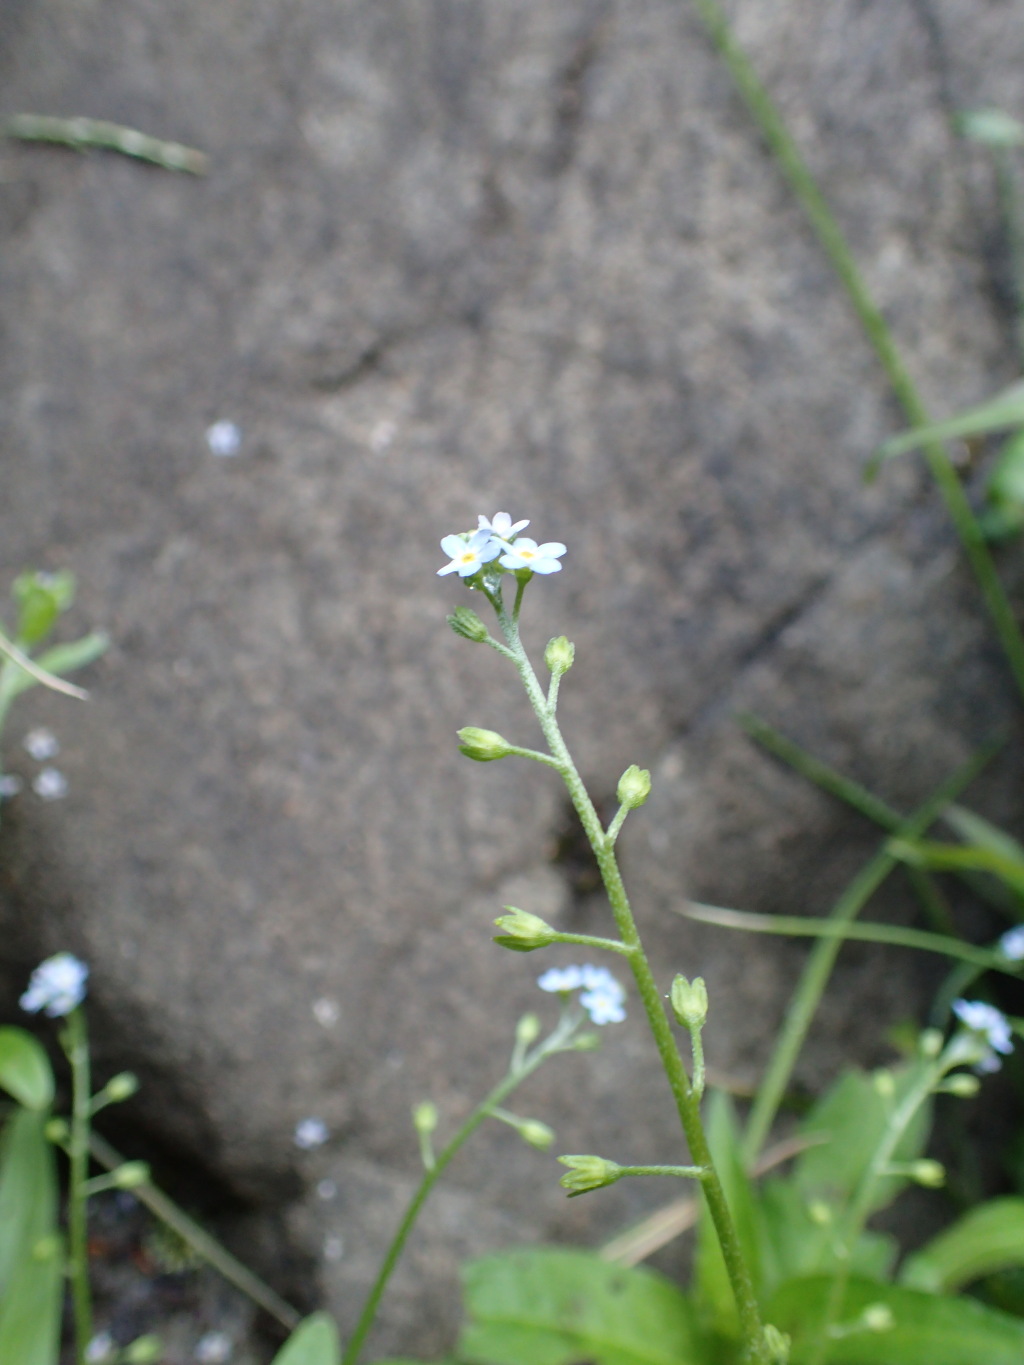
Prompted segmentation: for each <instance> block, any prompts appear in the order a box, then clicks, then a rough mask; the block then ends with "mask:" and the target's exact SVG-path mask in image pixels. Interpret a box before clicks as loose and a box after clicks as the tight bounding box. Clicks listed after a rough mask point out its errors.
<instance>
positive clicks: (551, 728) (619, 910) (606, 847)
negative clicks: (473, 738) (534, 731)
mask: <svg viewBox="0 0 1024 1365" xmlns="http://www.w3.org/2000/svg"><path fill="white" fill-rule="evenodd" d="M520 598H521V593H520V594H517V606H518V603H519V600H520ZM498 620H499V623H500V625H501V629H502V633H503V634H504V636H505V640H506V643H507V644H508V647H509V649H510V650H511V651H512V653H513V654H514V655H515V657H516V667H517V668H518V670H519V676H520V678H521V679H522V682H523V687H524V688H525V690H526V694H527V696H528V697H529V699H530V704H531V705H532V706H533V709H534V712H535V714H536V716H537V719H538V721H539V722H540V727H541V730H542V732H543V734H544V738H545V740H546V741H547V744H548V748H549V749H550V751H551V754H552V757H553V758H555V759H556V760H557V761H558V763H559V765H560V767H561V770H562V777H563V780H564V782H565V785H566V787H567V788H568V791H569V796H570V798H571V800H572V803H573V806H574V808H575V810H576V814H577V815H578V816H579V819H580V823H581V824H582V825H583V829H584V831H585V832H586V835H587V839H588V840H589V842H590V846H591V848H592V849H593V850H594V855H595V857H596V858H597V864H598V868H599V869H600V872H601V879H602V881H603V882H604V887H605V891H606V892H607V895H608V901H609V904H610V906H611V910H612V914H613V915H614V917H615V923H616V926H617V928H618V930H619V937H620V938H621V939H622V942H623V943H624V944H625V945H626V946H627V947H628V948H630V949H631V950H633V951H632V953H631V956H630V959H629V962H630V966H631V968H632V970H633V978H634V980H635V981H636V985H637V990H638V991H639V993H640V999H641V1001H642V1002H643V1006H644V1010H645V1012H646V1014H647V1021H648V1024H649V1026H650V1029H651V1033H652V1035H653V1037H654V1042H655V1045H656V1047H657V1049H658V1055H659V1057H660V1058H661V1064H662V1067H663V1068H664V1071H665V1075H666V1077H667V1078H668V1083H669V1086H670V1088H671V1090H672V1095H673V1098H674V1100H675V1103H676V1109H677V1111H678V1113H679V1119H680V1122H681V1124H682V1128H683V1132H684V1134H685V1135H686V1141H687V1144H688V1146H689V1149H690V1155H691V1156H692V1158H693V1163H694V1165H696V1166H700V1167H704V1168H706V1172H707V1173H706V1175H705V1176H704V1178H703V1179H702V1182H701V1187H702V1189H703V1191H704V1197H705V1199H706V1201H707V1206H708V1212H709V1213H710V1215H711V1220H712V1222H713V1223H714V1226H715V1232H716V1234H717V1236H718V1241H719V1245H720V1246H721V1249H722V1257H723V1259H724V1261H725V1267H726V1270H727V1272H728V1275H729V1281H730V1283H731V1285H732V1290H733V1294H734V1296H735V1299H736V1310H737V1314H738V1317H739V1325H740V1332H741V1335H742V1337H743V1341H744V1348H745V1353H744V1359H745V1360H747V1361H750V1362H752V1363H753V1365H760V1362H765V1365H767V1362H768V1359H769V1357H768V1354H767V1350H766V1347H765V1344H764V1330H763V1328H762V1325H761V1316H760V1311H759V1309H758V1306H757V1300H756V1298H755V1295H754V1286H753V1281H752V1279H751V1276H750V1271H749V1269H748V1268H747V1265H746V1262H745V1260H744V1257H743V1251H742V1248H741V1245H740V1240H739V1236H738V1234H737V1232H736V1227H735V1224H734V1223H733V1220H732V1215H731V1213H730V1212H729V1207H728V1204H727V1202H726V1199H725V1192H724V1190H723V1189H722V1184H721V1181H720V1179H719V1177H718V1173H717V1171H716V1170H715V1166H714V1162H713V1160H712V1157H711V1150H710V1148H709V1146H708V1141H707V1137H706V1136H705V1133H704V1125H703V1122H702V1120H701V1114H700V1096H699V1095H697V1094H696V1093H695V1092H694V1090H693V1088H692V1087H691V1085H690V1080H689V1077H688V1076H687V1074H686V1068H685V1066H684V1065H683V1060H682V1057H681V1056H680V1054H679V1050H678V1048H677V1046H676V1041H675V1036H674V1034H673V1032H672V1029H671V1027H670V1025H669V1022H668V1018H667V1017H666V1014H665V1010H664V1008H663V1005H662V998H661V992H660V991H659V990H658V986H657V983H656V981H655V979H654V974H653V972H652V971H651V968H650V964H649V962H648V960H647V955H646V953H645V952H644V949H643V944H642V943H641V941H640V934H639V931H638V930H637V927H636V921H635V919H634V917H633V911H632V907H631V906H630V903H629V898H628V896H627V895H626V888H625V886H624V884H623V881H622V875H621V873H620V871H619V865H618V861H617V859H616V857H615V849H614V845H613V844H612V843H611V842H610V841H609V840H608V838H607V836H606V835H605V831H604V828H603V827H602V824H601V820H600V817H599V816H598V814H597V811H596V810H595V808H594V804H593V802H592V801H591V799H590V796H589V794H588V792H587V789H586V787H585V786H584V783H583V779H582V778H581V777H580V775H579V772H578V771H577V769H576V765H575V763H574V762H573V759H572V755H571V754H570V752H569V750H568V748H567V746H566V743H565V740H564V739H563V738H562V732H561V730H560V728H559V726H558V722H557V720H556V719H555V716H554V713H553V712H552V711H551V710H550V708H549V707H548V705H547V700H546V698H545V696H544V692H543V690H542V688H541V685H540V683H539V682H538V680H537V675H536V673H535V672H534V670H533V666H532V664H531V663H530V660H529V658H528V657H527V654H526V650H525V649H524V648H523V644H522V641H521V639H520V637H519V625H518V620H517V619H516V616H515V615H513V616H509V614H508V613H507V612H506V611H504V610H503V609H501V608H499V610H498Z"/></svg>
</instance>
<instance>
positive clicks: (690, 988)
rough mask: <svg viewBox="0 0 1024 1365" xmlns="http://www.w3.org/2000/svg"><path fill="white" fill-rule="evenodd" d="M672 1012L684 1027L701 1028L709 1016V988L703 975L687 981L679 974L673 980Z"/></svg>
mask: <svg viewBox="0 0 1024 1365" xmlns="http://www.w3.org/2000/svg"><path fill="white" fill-rule="evenodd" d="M671 1002H672V1013H673V1014H674V1015H675V1016H676V1022H677V1023H679V1024H682V1025H683V1027H684V1028H688V1029H695V1028H696V1029H700V1028H703V1027H704V1023H705V1021H706V1020H707V1017H708V988H707V986H706V985H705V984H704V978H703V977H702V976H697V977H694V979H693V980H692V981H687V979H686V977H685V976H677V977H676V979H675V980H674V981H673V982H672V995H671Z"/></svg>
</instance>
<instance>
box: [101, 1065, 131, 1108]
mask: <svg viewBox="0 0 1024 1365" xmlns="http://www.w3.org/2000/svg"><path fill="white" fill-rule="evenodd" d="M138 1088H139V1078H138V1076H135V1075H133V1074H132V1072H130V1071H122V1072H120V1073H119V1074H118V1075H117V1076H112V1077H111V1078H110V1080H109V1081H107V1083H106V1085H105V1086H104V1087H103V1095H104V1098H106V1099H107V1100H109V1101H110V1103H111V1104H120V1103H121V1101H122V1100H129V1099H131V1097H132V1096H133V1095H134V1094H135V1092H136V1091H137V1090H138Z"/></svg>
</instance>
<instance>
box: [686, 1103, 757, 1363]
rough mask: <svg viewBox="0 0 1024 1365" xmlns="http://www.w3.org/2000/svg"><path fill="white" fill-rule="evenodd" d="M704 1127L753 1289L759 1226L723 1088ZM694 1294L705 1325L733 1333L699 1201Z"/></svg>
mask: <svg viewBox="0 0 1024 1365" xmlns="http://www.w3.org/2000/svg"><path fill="white" fill-rule="evenodd" d="M706 1131H707V1138H708V1145H709V1146H710V1148H711V1155H712V1157H713V1159H714V1163H715V1168H716V1170H717V1171H718V1177H719V1179H720V1180H721V1182H722V1190H723V1192H724V1194H725V1199H726V1203H727V1204H728V1205H729V1211H730V1213H731V1214H732V1217H733V1223H734V1225H735V1227H736V1232H737V1235H738V1237H739V1239H740V1245H741V1247H742V1250H743V1258H744V1260H745V1261H746V1263H747V1266H748V1268H749V1270H750V1272H751V1275H752V1277H753V1281H754V1289H755V1292H757V1291H758V1290H759V1289H760V1281H761V1274H760V1259H761V1244H762V1240H763V1232H762V1229H761V1225H760V1219H759V1215H758V1208H757V1205H756V1204H755V1202H754V1196H753V1192H752V1190H751V1188H750V1182H749V1180H748V1179H747V1175H746V1170H745V1167H744V1163H743V1156H742V1153H741V1149H740V1129H739V1124H738V1123H737V1121H736V1111H735V1109H734V1107H733V1103H732V1100H731V1099H730V1097H729V1096H728V1095H727V1094H726V1093H725V1091H724V1090H713V1091H712V1092H711V1095H710V1098H709V1101H708V1106H707V1122H706ZM694 1298H695V1300H696V1303H697V1309H698V1312H699V1314H700V1317H701V1321H702V1323H703V1324H704V1325H706V1326H707V1327H708V1328H709V1329H710V1330H711V1331H713V1332H715V1333H717V1334H719V1335H721V1336H724V1337H735V1336H738V1335H739V1320H738V1318H737V1315H736V1298H735V1295H734V1294H733V1291H732V1284H731V1282H730V1280H729V1274H728V1271H727V1270H726V1268H725V1260H724V1258H723V1256H722V1250H721V1247H720V1246H719V1243H718V1235H717V1233H716V1232H715V1225H714V1223H713V1222H712V1221H711V1215H710V1214H709V1213H708V1210H707V1206H706V1205H702V1208H701V1217H700V1225H699V1228H698V1233H697V1253H696V1258H695V1261H694Z"/></svg>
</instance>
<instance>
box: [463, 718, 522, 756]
mask: <svg viewBox="0 0 1024 1365" xmlns="http://www.w3.org/2000/svg"><path fill="white" fill-rule="evenodd" d="M458 736H459V739H460V740H461V743H460V744H459V753H460V754H465V755H466V757H467V758H472V759H475V760H476V762H477V763H492V762H493V761H494V759H496V758H507V757H508V755H509V754H510V753H511V752H512V746H511V744H509V742H508V740H507V739H505V738H504V736H503V735H499V734H498V732H497V731H496V730H481V729H479V728H478V727H477V726H475V725H466V726H464V727H463V728H462V729H461V730H459V731H458Z"/></svg>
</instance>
